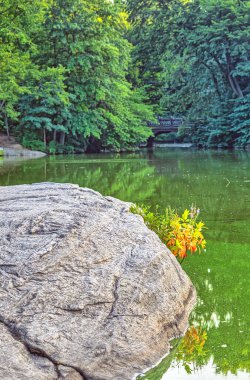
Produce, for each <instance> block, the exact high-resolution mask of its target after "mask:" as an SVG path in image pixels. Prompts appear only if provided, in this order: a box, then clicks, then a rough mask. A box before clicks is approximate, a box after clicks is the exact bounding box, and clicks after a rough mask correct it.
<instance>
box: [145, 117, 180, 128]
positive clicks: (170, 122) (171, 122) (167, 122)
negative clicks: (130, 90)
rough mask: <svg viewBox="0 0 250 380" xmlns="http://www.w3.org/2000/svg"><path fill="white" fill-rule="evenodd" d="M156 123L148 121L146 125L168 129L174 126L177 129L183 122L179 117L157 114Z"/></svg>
mask: <svg viewBox="0 0 250 380" xmlns="http://www.w3.org/2000/svg"><path fill="white" fill-rule="evenodd" d="M157 120H158V123H155V122H151V121H148V122H147V125H148V126H149V127H151V128H152V129H169V128H174V129H178V127H180V126H181V125H182V123H183V119H182V118H180V117H173V116H170V117H163V116H158V117H157Z"/></svg>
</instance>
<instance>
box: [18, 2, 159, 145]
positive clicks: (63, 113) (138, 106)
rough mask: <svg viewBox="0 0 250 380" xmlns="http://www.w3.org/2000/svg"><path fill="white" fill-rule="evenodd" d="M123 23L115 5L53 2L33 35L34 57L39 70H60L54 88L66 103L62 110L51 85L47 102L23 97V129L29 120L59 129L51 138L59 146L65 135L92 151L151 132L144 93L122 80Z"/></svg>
mask: <svg viewBox="0 0 250 380" xmlns="http://www.w3.org/2000/svg"><path fill="white" fill-rule="evenodd" d="M128 26H129V24H128V22H127V19H126V14H125V13H124V12H123V8H122V7H121V5H120V4H119V3H118V4H117V3H115V4H112V3H110V2H109V1H100V0H94V1H89V0H70V1H69V0H67V1H62V0H53V1H52V3H51V6H50V8H49V9H48V11H47V13H46V15H45V18H44V22H43V24H42V27H41V29H40V30H38V31H37V32H36V33H34V35H33V41H34V43H35V44H36V46H37V47H38V49H37V52H36V53H35V54H34V56H33V61H34V62H35V64H36V65H37V66H38V67H39V68H40V71H42V72H46V69H47V68H50V69H52V68H53V69H54V70H59V73H58V75H60V81H61V83H60V86H59V87H61V93H62V91H63V92H64V95H63V98H64V99H66V98H67V100H68V105H67V109H65V102H64V101H63V102H62V101H61V100H60V101H59V103H58V99H57V95H56V91H54V89H55V88H54V89H52V91H49V94H50V98H51V96H52V93H53V97H56V98H54V100H53V101H52V100H50V101H49V104H48V98H45V99H44V100H42V98H43V95H42V92H41V91H40V94H38V95H35V97H34V94H33V93H32V96H28V97H27V96H26V97H23V98H22V104H21V109H22V111H23V113H22V119H21V124H22V126H25V125H26V121H27V120H29V126H28V128H30V127H31V123H33V129H37V128H38V130H39V131H40V130H41V128H42V129H44V128H45V129H44V130H46V129H47V130H49V131H52V130H54V131H58V132H59V134H60V136H59V137H57V136H56V137H55V134H53V136H54V140H55V142H60V144H61V145H63V144H64V142H65V138H66V139H67V140H68V142H70V141H73V143H77V144H78V146H79V145H80V146H81V148H83V149H91V150H97V151H98V150H100V149H101V148H114V149H117V150H119V149H122V148H130V147H132V146H134V145H135V144H138V143H139V142H141V141H145V140H146V139H147V138H148V137H149V136H150V133H151V132H150V130H149V128H147V127H146V120H147V119H148V118H152V112H151V109H150V108H149V107H148V106H145V105H144V104H143V100H144V99H143V98H144V95H143V92H142V91H141V90H140V89H137V90H132V87H131V85H130V84H129V82H128V81H127V79H126V74H127V71H128V65H129V61H130V53H131V45H130V44H129V43H128V41H127V40H126V39H125V38H124V37H123V35H124V33H125V30H126V29H127V28H128ZM62 69H64V72H62V71H60V70H62ZM57 83H58V82H57ZM43 86H44V84H43ZM53 86H54V87H55V85H53ZM62 89H63V90H62ZM46 91H48V89H47V90H46ZM34 98H35V100H36V101H34ZM41 102H42V104H41ZM24 103H25V104H26V105H24ZM39 103H40V105H39ZM45 103H46V105H45ZM55 105H56V108H57V109H55V107H54V106H55ZM41 106H43V107H45V108H44V109H43V110H41ZM48 106H49V107H48ZM51 108H53V109H51ZM37 117H39V118H40V121H39V122H38V120H37ZM27 118H28V119H27ZM52 119H53V120H52ZM41 123H42V124H41ZM42 125H46V127H44V126H43V127H42ZM39 133H40V132H39ZM39 133H38V135H39Z"/></svg>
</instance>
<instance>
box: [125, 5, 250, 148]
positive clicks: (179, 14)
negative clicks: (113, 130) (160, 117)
mask: <svg viewBox="0 0 250 380" xmlns="http://www.w3.org/2000/svg"><path fill="white" fill-rule="evenodd" d="M128 9H129V12H130V21H131V23H132V25H133V28H132V29H131V30H130V32H129V39H130V41H131V42H132V43H133V44H134V45H135V49H134V51H133V68H134V71H133V76H132V79H133V82H134V83H135V84H137V85H138V84H140V85H144V86H145V88H146V91H147V95H148V97H149V99H150V104H152V105H153V106H154V108H155V110H157V112H161V113H168V114H173V115H182V116H183V117H184V118H185V120H186V121H187V122H195V121H199V123H197V124H196V125H198V127H196V128H194V130H193V131H192V133H191V135H192V140H193V142H195V143H197V144H199V145H202V146H221V147H230V146H233V145H239V146H245V145H246V144H247V143H250V94H249V90H250V62H249V52H250V44H249V40H250V3H249V1H245V0H221V1H218V0H168V1H164V0H147V1H144V0H128ZM184 136H185V131H184Z"/></svg>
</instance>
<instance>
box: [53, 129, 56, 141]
mask: <svg viewBox="0 0 250 380" xmlns="http://www.w3.org/2000/svg"><path fill="white" fill-rule="evenodd" d="M53 141H54V142H56V130H54V132H53Z"/></svg>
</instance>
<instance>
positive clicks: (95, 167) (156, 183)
mask: <svg viewBox="0 0 250 380" xmlns="http://www.w3.org/2000/svg"><path fill="white" fill-rule="evenodd" d="M44 181H51V182H70V183H75V184H79V185H80V186H84V187H90V188H93V189H95V190H97V191H100V192H101V193H102V194H105V195H111V196H114V197H117V198H119V199H122V200H125V201H132V202H136V203H139V204H140V203H144V204H146V205H152V206H154V205H156V204H158V205H159V206H160V207H161V208H163V209H164V208H165V207H166V206H168V205H171V206H172V207H174V208H178V209H179V210H180V211H182V210H184V209H185V208H188V207H190V206H191V205H192V204H195V205H196V206H197V207H199V208H200V209H201V217H202V219H203V220H204V221H205V223H206V225H207V227H208V229H207V230H206V231H205V235H206V238H207V241H208V244H207V250H206V252H205V253H202V254H201V255H193V256H192V257H190V258H188V259H186V260H185V261H184V262H183V264H182V265H183V268H184V269H185V271H186V272H187V273H188V275H189V276H190V278H191V279H192V281H193V283H194V285H195V287H196V289H197V292H198V303H197V306H196V308H195V310H194V311H193V313H192V315H191V318H190V325H193V326H196V327H200V328H202V330H203V331H206V332H207V341H206V344H205V347H204V349H205V353H204V356H202V357H199V358H194V359H193V363H190V367H191V369H192V372H191V373H190V374H188V373H187V372H186V370H185V368H184V367H183V366H182V365H181V362H180V361H178V360H177V359H176V357H175V352H174V351H173V352H172V354H171V355H170V356H169V357H167V358H165V359H164V360H163V362H162V363H161V364H160V365H158V366H157V367H155V368H154V369H153V370H151V371H150V372H149V373H148V374H147V375H146V376H144V377H143V378H144V379H149V380H159V379H164V380H177V379H178V380H199V379H202V380H221V379H224V380H231V379H238V380H245V379H249V378H250V335H249V332H250V302H249V295H250V261H249V257H248V255H249V254H250V232H249V229H250V153H248V152H243V151H234V152H224V151H223V152H219V151H216V152H215V151H196V150H185V149H184V150H181V149H166V148H155V149H154V150H152V151H146V150H143V151H140V152H138V153H132V154H105V155H104V154H102V155H88V156H85V155H82V156H70V157H68V156H55V157H47V158H41V159H35V160H23V161H22V160H17V161H16V160H2V161H0V185H2V186H8V185H16V184H22V183H34V182H44Z"/></svg>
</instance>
